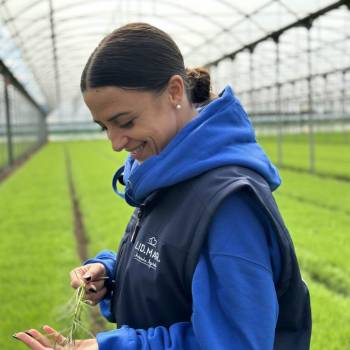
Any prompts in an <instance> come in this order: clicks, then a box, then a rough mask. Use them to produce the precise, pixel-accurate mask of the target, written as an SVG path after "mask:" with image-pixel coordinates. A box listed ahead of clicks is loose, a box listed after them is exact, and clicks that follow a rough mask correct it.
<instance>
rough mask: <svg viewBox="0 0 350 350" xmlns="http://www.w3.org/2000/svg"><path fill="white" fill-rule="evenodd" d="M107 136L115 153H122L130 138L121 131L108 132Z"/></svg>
mask: <svg viewBox="0 0 350 350" xmlns="http://www.w3.org/2000/svg"><path fill="white" fill-rule="evenodd" d="M107 136H108V138H109V140H110V141H111V144H112V149H113V151H115V152H120V151H122V150H123V149H124V147H125V146H126V144H127V143H128V140H129V138H128V137H127V136H126V135H124V134H123V133H122V132H120V131H116V130H108V132H107Z"/></svg>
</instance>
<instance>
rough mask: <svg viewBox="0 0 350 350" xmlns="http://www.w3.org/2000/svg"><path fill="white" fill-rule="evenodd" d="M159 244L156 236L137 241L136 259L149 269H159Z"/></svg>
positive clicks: (135, 248)
mask: <svg viewBox="0 0 350 350" xmlns="http://www.w3.org/2000/svg"><path fill="white" fill-rule="evenodd" d="M157 244H158V241H157V239H156V238H155V237H150V238H149V239H148V240H147V241H146V242H141V241H136V244H135V247H134V251H135V254H134V259H135V260H136V261H137V262H139V263H141V264H144V265H146V266H147V267H148V268H149V269H152V270H157V266H158V264H159V263H160V259H159V252H158V250H157Z"/></svg>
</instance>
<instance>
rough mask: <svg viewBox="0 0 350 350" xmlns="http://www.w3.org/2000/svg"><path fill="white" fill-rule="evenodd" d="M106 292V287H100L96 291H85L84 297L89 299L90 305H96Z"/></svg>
mask: <svg viewBox="0 0 350 350" xmlns="http://www.w3.org/2000/svg"><path fill="white" fill-rule="evenodd" d="M106 293H107V288H105V287H104V288H102V289H101V290H99V291H98V292H96V293H91V292H86V294H85V298H86V299H87V300H89V301H90V303H88V304H90V305H96V304H97V303H99V302H100V301H101V300H102V299H103V297H104V296H105V295H106Z"/></svg>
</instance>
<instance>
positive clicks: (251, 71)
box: [249, 47, 255, 115]
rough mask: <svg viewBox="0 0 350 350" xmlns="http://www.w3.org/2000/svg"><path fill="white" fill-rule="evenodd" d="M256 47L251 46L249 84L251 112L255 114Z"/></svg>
mask: <svg viewBox="0 0 350 350" xmlns="http://www.w3.org/2000/svg"><path fill="white" fill-rule="evenodd" d="M253 54H254V48H252V47H251V48H249V84H250V94H249V104H250V111H249V112H250V114H251V115H254V112H255V106H254V91H253V90H254V86H255V84H254V62H253Z"/></svg>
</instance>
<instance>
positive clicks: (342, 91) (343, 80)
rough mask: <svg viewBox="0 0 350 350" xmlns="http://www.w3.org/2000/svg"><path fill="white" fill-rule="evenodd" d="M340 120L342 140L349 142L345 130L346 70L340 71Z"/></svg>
mask: <svg viewBox="0 0 350 350" xmlns="http://www.w3.org/2000/svg"><path fill="white" fill-rule="evenodd" d="M341 120H342V129H343V140H344V142H345V143H348V142H349V137H348V136H349V135H348V132H347V130H346V127H347V125H346V71H345V70H343V71H342V90H341Z"/></svg>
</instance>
